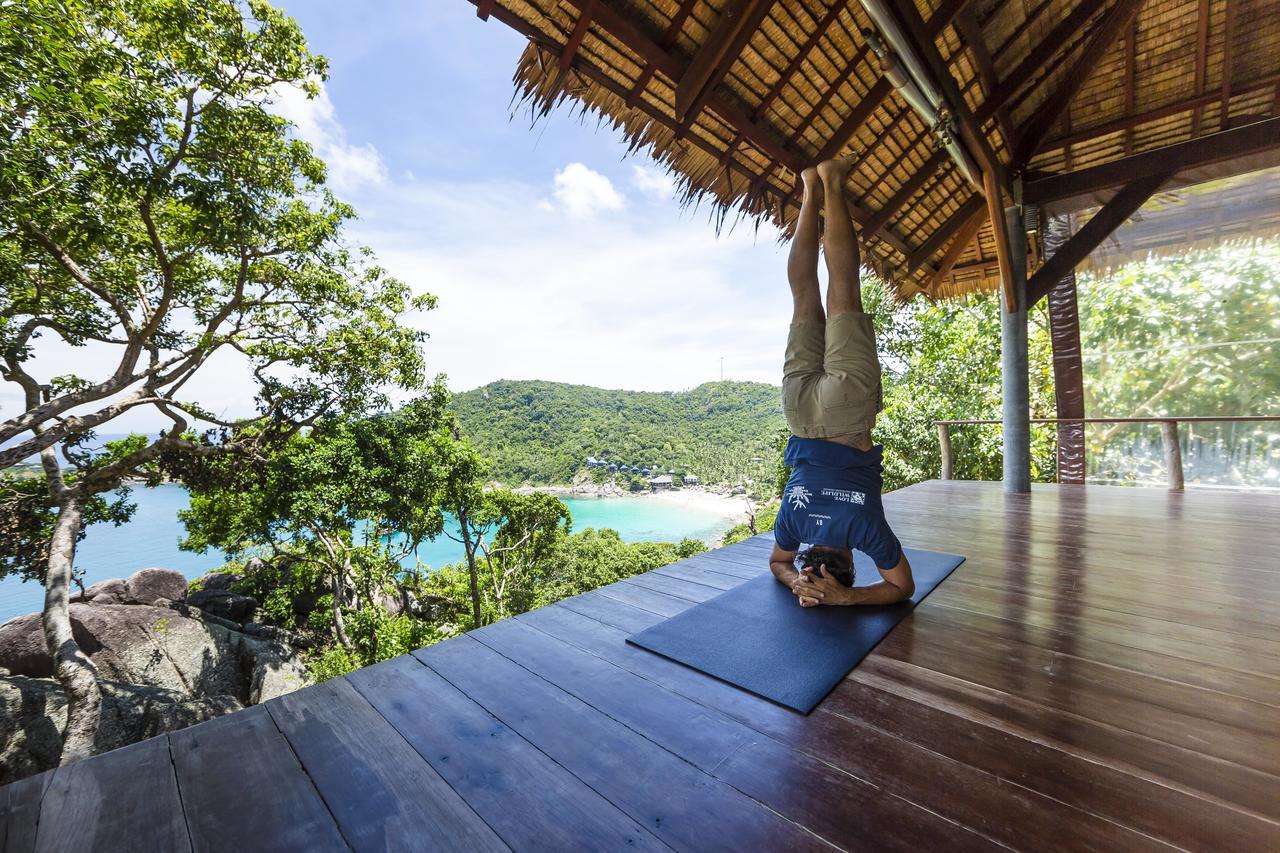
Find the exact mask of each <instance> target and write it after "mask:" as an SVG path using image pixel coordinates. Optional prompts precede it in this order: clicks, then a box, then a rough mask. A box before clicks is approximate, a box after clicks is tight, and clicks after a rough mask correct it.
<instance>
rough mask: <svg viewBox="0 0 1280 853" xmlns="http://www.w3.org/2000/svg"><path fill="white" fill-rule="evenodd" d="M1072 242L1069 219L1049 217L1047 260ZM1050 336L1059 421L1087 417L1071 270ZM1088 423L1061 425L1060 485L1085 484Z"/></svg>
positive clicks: (1059, 289)
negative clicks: (1085, 430) (1086, 431)
mask: <svg viewBox="0 0 1280 853" xmlns="http://www.w3.org/2000/svg"><path fill="white" fill-rule="evenodd" d="M1070 239H1071V220H1070V217H1069V216H1065V215H1064V216H1049V217H1045V222H1044V251H1045V255H1046V257H1053V255H1054V253H1056V252H1057V251H1058V249H1059V248H1060V247H1061V246H1062V245H1063V244H1065V243H1066V242H1067V241H1068V240H1070ZM1047 299H1048V303H1049V334H1050V338H1051V340H1052V343H1053V389H1054V397H1055V403H1056V409H1057V412H1058V417H1059V418H1083V417H1084V364H1083V360H1082V358H1081V353H1080V310H1079V306H1078V305H1077V302H1076V274H1075V270H1070V271H1068V272H1067V273H1066V275H1064V276H1063V277H1062V278H1061V279H1059V280H1058V282H1057V283H1056V284H1054V285H1053V288H1052V289H1051V290H1050V291H1049V294H1048V296H1047ZM1084 471H1085V450H1084V424H1083V423H1060V424H1058V482H1059V483H1071V484H1083V483H1084Z"/></svg>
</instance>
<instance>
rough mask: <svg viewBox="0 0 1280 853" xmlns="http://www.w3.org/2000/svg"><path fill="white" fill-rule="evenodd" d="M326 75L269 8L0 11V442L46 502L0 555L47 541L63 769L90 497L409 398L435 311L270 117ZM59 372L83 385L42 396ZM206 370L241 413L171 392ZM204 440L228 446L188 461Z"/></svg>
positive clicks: (92, 717) (84, 706)
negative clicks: (108, 430) (217, 369)
mask: <svg viewBox="0 0 1280 853" xmlns="http://www.w3.org/2000/svg"><path fill="white" fill-rule="evenodd" d="M324 73H325V63H324V60H322V59H321V58H319V57H317V56H315V55H313V54H312V53H310V51H308V49H307V47H306V44H305V41H304V39H303V37H302V34H301V31H300V30H299V28H298V26H297V24H296V23H295V22H294V21H292V20H291V19H289V18H288V17H286V16H285V15H284V14H282V13H281V12H279V11H277V10H276V9H274V8H272V7H271V6H270V5H269V4H268V3H266V2H263V0H246V2H238V0H92V2H90V0H27V2H21V3H13V2H7V3H3V4H0V280H3V281H4V282H5V286H4V288H3V289H0V379H3V380H4V381H5V382H7V383H11V384H12V385H13V386H14V387H15V388H16V390H17V391H18V392H19V393H20V395H21V398H22V400H23V405H22V406H21V407H20V408H19V409H18V411H17V412H16V413H14V414H10V413H6V416H5V417H4V419H3V420H0V446H3V448H4V449H2V450H0V471H2V470H5V469H9V468H12V467H13V466H15V465H16V464H18V463H20V462H22V461H23V460H25V459H27V458H29V457H31V456H33V455H36V454H38V455H39V456H40V461H41V475H42V478H43V484H44V486H45V487H46V489H47V493H48V501H47V503H46V504H45V506H44V508H43V509H41V508H40V507H39V506H38V505H37V504H34V503H31V502H30V501H28V502H27V503H25V504H21V506H19V508H18V509H17V511H15V512H6V513H4V514H2V515H0V518H2V519H3V520H4V521H6V522H10V523H14V524H17V525H20V527H19V528H18V529H17V530H3V531H0V537H3V536H17V537H18V538H19V539H22V538H23V537H25V538H26V541H31V537H33V536H40V535H44V531H45V530H46V529H47V533H48V542H49V547H48V554H47V560H46V569H45V572H44V577H45V581H46V587H47V596H46V609H45V614H44V630H45V635H46V642H47V644H48V646H49V649H50V650H51V653H52V654H53V655H54V657H55V663H56V666H57V670H58V677H59V680H60V681H61V682H62V685H63V687H64V688H65V689H66V692H67V695H68V700H69V705H68V723H67V734H66V736H65V739H64V753H63V761H72V760H75V759H77V758H79V757H82V756H83V755H84V754H87V752H88V750H89V749H91V748H92V744H93V738H94V732H95V730H96V726H97V719H98V708H99V705H100V693H99V691H98V688H97V682H96V677H95V672H94V669H93V665H92V663H91V662H90V661H89V660H88V658H87V657H85V656H84V655H83V654H82V653H81V651H80V649H79V647H78V646H77V644H76V642H75V639H74V637H73V636H72V634H71V625H70V619H69V616H68V611H67V598H68V590H69V586H70V583H71V580H72V577H73V572H74V554H75V547H74V545H75V542H76V541H77V540H78V538H79V537H80V536H81V535H82V530H83V526H84V524H85V523H86V522H92V521H94V520H97V517H98V516H101V515H102V513H103V507H102V505H101V503H100V502H99V501H98V499H97V496H98V495H100V494H102V493H104V492H108V491H111V490H113V489H116V488H118V487H119V486H120V484H121V483H122V482H123V481H124V480H125V479H126V478H131V477H139V476H142V477H147V478H152V479H154V477H155V476H156V465H157V463H158V461H159V460H160V458H161V457H162V456H168V457H172V456H173V455H175V454H179V453H185V454H190V455H205V456H212V455H217V454H225V453H228V452H241V451H245V450H248V449H251V448H252V447H253V446H254V445H256V444H260V443H263V442H266V441H275V440H280V439H281V438H284V437H287V436H288V435H289V434H290V432H292V431H294V430H296V429H298V428H299V427H301V426H303V425H305V424H308V423H313V422H315V421H316V420H317V419H319V418H322V417H325V416H327V415H331V414H332V413H334V412H346V413H356V412H362V411H365V410H366V409H368V408H369V407H371V406H373V407H376V406H378V405H381V404H383V403H385V400H386V397H385V390H386V388H387V386H389V385H398V386H401V387H403V388H413V387H417V386H419V385H420V384H421V382H422V379H423V371H424V367H423V360H422V355H421V352H420V349H419V343H420V340H421V333H419V332H418V331H415V330H413V329H410V328H408V327H406V326H404V325H401V323H400V322H399V318H400V317H401V316H402V315H403V314H404V313H405V312H407V311H409V310H412V309H426V308H429V307H430V306H431V304H432V300H431V298H430V297H427V296H420V297H416V298H415V297H414V296H413V295H412V294H411V293H410V291H409V289H408V288H407V287H406V286H405V285H404V284H403V283H401V282H398V281H396V280H395V279H392V278H390V277H389V276H387V275H386V273H385V272H384V271H383V270H382V269H381V268H380V267H378V266H377V265H376V264H375V263H374V262H373V260H372V258H371V257H370V255H369V254H368V253H367V252H365V251H364V250H360V249H353V248H352V247H350V246H349V245H348V244H347V243H346V242H345V241H344V239H343V228H344V224H345V222H346V221H347V220H349V219H350V218H351V217H352V215H353V213H352V210H351V209H350V208H349V207H348V206H346V205H344V204H342V203H341V202H339V201H338V200H337V199H336V198H334V197H333V195H332V194H331V193H329V192H328V190H327V189H326V188H325V185H324V181H325V167H324V164H323V163H322V162H321V161H320V160H319V159H317V158H316V157H315V156H314V154H313V153H312V151H311V149H310V148H309V147H308V146H307V145H306V144H304V143H302V142H300V141H298V140H297V139H295V138H294V137H293V136H292V134H291V133H290V132H289V126H288V123H287V122H286V121H285V120H284V119H282V118H280V117H279V116H277V115H275V114H274V113H273V112H272V111H271V109H270V104H271V100H272V97H273V96H274V95H275V94H276V93H277V92H278V91H279V88H280V87H284V86H295V87H301V88H302V89H304V90H305V91H307V92H308V93H309V94H310V95H313V96H314V95H316V94H318V91H319V90H318V86H319V82H320V80H321V79H322V78H323V76H324ZM50 352H61V353H62V354H63V355H64V356H69V357H70V358H71V359H72V360H73V361H74V362H75V364H76V369H75V370H74V371H73V372H71V373H68V374H63V375H49V373H48V372H47V371H46V370H43V369H42V367H43V365H44V364H46V363H48V362H49V359H48V358H47V357H46V358H45V359H44V360H37V355H38V354H47V353H50ZM215 358H217V359H219V360H222V361H223V362H224V364H231V363H236V362H238V363H239V366H240V368H241V369H242V370H243V371H244V373H245V374H246V375H249V376H252V378H253V381H254V385H255V393H256V397H255V399H254V400H253V401H252V405H246V406H245V410H244V411H243V412H236V413H233V414H232V415H225V414H222V413H215V412H214V411H212V407H210V406H208V405H205V404H203V403H202V401H201V400H200V399H198V397H194V396H192V395H191V394H190V393H187V392H184V389H186V388H188V387H190V386H189V383H190V381H191V379H192V378H193V377H194V376H196V375H197V374H198V373H199V372H201V370H202V369H203V368H204V367H205V366H206V365H207V364H209V362H210V361H211V359H215ZM248 402H249V401H246V403H248ZM138 409H149V410H150V411H151V413H152V414H153V415H157V416H159V417H161V418H163V419H164V420H165V422H166V423H168V424H169V427H168V428H167V429H166V430H165V432H164V433H163V434H162V435H161V436H160V438H158V439H154V440H148V439H145V438H143V437H141V436H137V437H134V438H131V439H129V440H128V441H127V442H125V443H124V444H122V445H116V446H107V447H105V448H100V449H97V450H94V449H89V448H88V445H87V440H88V439H89V437H90V433H91V431H92V430H94V429H95V428H99V427H103V426H105V425H107V424H109V423H111V422H112V421H114V420H115V419H116V418H118V417H120V416H121V415H124V414H126V413H128V412H131V411H134V410H138ZM200 422H204V423H205V424H213V425H216V426H220V427H222V428H223V432H222V433H221V434H220V436H219V438H220V439H221V440H220V441H219V442H217V443H214V442H209V441H203V442H202V441H197V440H195V438H194V436H193V435H191V434H190V429H191V428H192V427H193V426H195V425H198V424H200ZM81 448H84V449H82V450H81ZM8 482H9V481H8V480H6V483H8ZM15 506H17V505H15ZM54 507H56V512H55V510H54V509H53V508H54ZM117 509H118V511H119V512H124V511H125V510H124V507H123V506H119V505H118V507H117ZM86 512H87V513H88V514H87V515H86ZM116 517H117V518H118V517H120V516H119V513H118V512H117V515H116ZM50 518H52V519H53V521H52V525H51V527H50V526H49V519H50ZM32 558H33V552H32V551H31V550H30V549H29V548H28V549H27V550H26V551H25V552H23V553H22V554H21V555H19V557H18V559H19V560H27V561H30V560H31V559H32ZM8 564H9V563H8V562H6V565H8ZM28 573H30V572H28Z"/></svg>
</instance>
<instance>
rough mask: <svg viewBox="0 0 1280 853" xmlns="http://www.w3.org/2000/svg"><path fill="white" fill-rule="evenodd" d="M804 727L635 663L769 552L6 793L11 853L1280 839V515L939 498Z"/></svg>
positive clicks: (528, 623) (792, 717)
mask: <svg viewBox="0 0 1280 853" xmlns="http://www.w3.org/2000/svg"><path fill="white" fill-rule="evenodd" d="M886 504H887V505H888V508H889V514H890V519H891V521H892V522H893V524H894V527H895V529H896V530H897V531H898V532H899V534H900V536H901V537H902V539H903V540H904V541H905V542H906V543H907V544H909V545H913V546H915V547H923V548H933V549H938V550H947V551H953V552H958V553H963V554H965V555H967V556H968V561H967V562H966V563H965V564H964V565H963V566H961V567H960V569H959V570H957V572H956V573H955V574H954V575H952V576H951V578H949V579H948V580H947V581H945V582H944V583H943V584H942V585H941V586H940V587H939V588H938V589H937V590H936V591H935V592H934V593H933V594H932V595H931V596H929V598H928V599H926V601H925V602H924V603H923V605H921V606H920V607H919V608H918V609H917V610H915V612H914V613H913V614H912V615H910V616H908V617H907V619H905V620H904V621H903V622H902V623H901V624H899V625H898V626H897V628H895V629H894V631H893V632H892V633H891V634H890V635H889V637H888V638H887V639H886V640H885V641H884V642H882V643H881V644H880V646H879V647H878V648H877V649H876V650H875V651H874V652H873V653H872V654H871V655H870V656H869V657H868V658H867V659H866V660H864V661H863V662H862V663H861V664H860V665H859V666H858V667H857V668H856V669H855V670H854V671H853V673H851V674H850V676H849V677H848V678H847V679H846V680H845V681H844V682H843V683H842V684H841V685H840V686H839V687H838V688H837V689H836V690H835V691H834V692H833V693H832V695H831V696H829V697H828V698H827V699H826V700H825V701H824V702H823V704H822V705H821V706H819V708H818V709H817V710H816V711H815V712H814V713H813V714H812V715H810V716H808V717H802V716H799V715H797V714H794V713H792V712H790V711H787V710H784V709H782V708H779V707H777V706H775V705H772V704H770V703H768V702H766V701H764V700H762V699H758V698H755V697H753V696H751V695H748V694H746V693H743V692H741V691H739V690H736V689H735V688H733V687H730V686H728V685H725V684H723V683H720V682H717V681H715V680H712V679H710V678H708V677H706V676H703V675H701V674H699V673H696V672H694V671H692V670H688V669H686V668H684V667H681V666H679V665H677V664H673V663H671V662H669V661H666V660H664V659H662V658H659V657H657V656H656V655H652V654H649V653H647V652H644V651H642V650H639V649H636V648H633V647H631V646H628V645H626V644H625V643H624V642H623V639H624V638H625V637H626V636H627V635H628V634H629V633H631V632H633V631H635V630H636V629H639V628H643V627H645V626H647V625H650V624H653V623H654V622H656V621H658V620H661V619H663V618H664V617H666V616H670V615H672V614H674V613H678V612H680V611H681V610H683V609H684V608H686V607H689V606H690V605H691V604H693V603H694V602H697V601H702V600H704V599H706V598H709V597H711V596H714V595H716V594H717V593H719V592H720V591H721V590H724V589H727V588H729V587H732V586H734V585H735V584H738V583H741V582H742V581H743V580H744V579H745V578H748V577H751V576H752V575H755V574H758V573H759V572H761V571H764V570H765V564H764V561H765V554H766V553H767V550H768V547H769V541H768V538H767V537H760V538H757V539H754V540H750V541H748V542H744V543H741V544H739V545H736V546H733V547H729V548H724V549H721V550H719V551H715V552H713V553H710V554H706V555H703V556H699V557H695V558H693V559H691V560H687V561H684V562H682V563H679V564H676V565H674V566H669V567H666V568H663V569H659V570H657V571H653V572H650V573H648V574H645V575H642V576H639V577H636V578H632V579H630V580H628V581H624V582H622V583H618V584H614V585H613V586H610V587H608V588H605V589H601V590H597V591H595V592H592V593H588V594H586V595H583V596H579V597H577V598H575V599H571V600H568V601H564V602H561V603H559V604H557V605H554V606H552V607H547V608H544V609H542V610H538V611H535V612H533V613H529V614H526V615H525V616H523V617H520V618H518V619H515V620H511V621H508V622H504V623H500V624H497V625H493V626H490V627H488V628H485V629H483V630H480V631H475V632H472V633H471V634H469V635H467V636H464V637H460V638H458V639H455V640H452V641H449V642H446V643H442V644H440V645H437V646H432V647H430V648H428V649H424V650H422V651H420V652H417V653H415V654H414V655H412V656H406V657H403V658H399V659H397V660H394V661H390V662H387V663H384V664H380V665H378V666H374V667H371V668H369V669H366V670H362V671H360V672H357V673H355V674H353V675H351V676H349V677H347V678H342V679H338V680H335V681H331V682H327V683H325V684H322V685H319V686H316V687H313V688H310V689H307V690H303V691H301V692H298V693H295V694H292V695H290V696H286V697H283V698H281V699H278V700H275V701H272V702H269V703H267V704H266V705H265V706H259V707H255V708H251V709H248V710H246V711H242V712H239V713H236V714H232V715H230V716H227V717H223V718H220V719H217V720H214V721H212V722H209V723H204V724H202V725H198V726H195V727H193V728H190V729H186V730H184V731H180V732H177V733H174V734H173V735H171V736H169V737H167V738H166V737H161V738H154V739H152V740H149V741H145V742H143V743H140V744H136V745H133V746H130V747H126V748H124V749H120V750H117V751H115V752H111V753H107V754H105V755H102V756H98V757H95V758H92V759H90V760H88V761H84V762H81V763H80V764H76V765H74V766H71V767H68V768H66V769H60V770H57V771H55V772H52V773H48V774H44V775H42V776H38V777H34V778H32V779H28V780H24V781H22V782H18V783H16V784H14V785H11V786H9V787H8V788H5V789H0V804H3V806H4V808H5V815H6V820H5V825H4V830H5V832H6V833H7V835H6V836H4V837H3V843H0V847H3V849H4V850H16V851H20V850H30V849H37V850H49V851H76V850H94V851H110V850H129V851H150V850H157V851H170V850H187V849H194V850H231V851H236V853H244V852H245V851H250V850H309V851H311V850H329V849H334V850H345V849H348V848H352V849H356V850H426V849H458V850H468V851H473V850H489V849H506V848H514V849H519V850H615V849H621V848H629V849H665V848H675V849H680V850H699V851H703V850H734V851H746V850H750V851H757V850H783V849H786V850H800V849H814V850H827V849H831V848H840V849H850V850H852V849H858V850H863V849H866V850H876V851H880V850H891V849H917V850H918V849H921V848H922V847H928V848H944V849H953V850H954V849H971V848H981V849H992V848H999V847H1011V848H1016V849H1025V850H1042V849H1046V848H1053V849H1085V848H1088V849H1098V850H1121V849H1124V850H1129V849H1172V848H1181V849H1198V850H1251V851H1252V850H1276V849H1280V631H1278V630H1277V627H1278V626H1280V498H1276V497H1273V496H1264V495H1257V494H1234V493H1224V492H1190V493H1186V494H1176V493H1167V492H1164V491H1158V490H1141V489H1123V488H1101V487H1087V488H1086V487H1037V489H1036V491H1035V492H1034V494H1033V496H1031V497H1030V498H1027V497H1025V496H1021V497H1006V496H1005V495H1003V494H1002V492H1001V490H1000V486H999V484H994V483H970V482H957V481H952V482H946V483H943V482H931V483H925V484H921V485H919V486H915V487H912V488H909V489H905V490H903V491H900V492H896V493H894V494H892V495H889V496H887V498H886Z"/></svg>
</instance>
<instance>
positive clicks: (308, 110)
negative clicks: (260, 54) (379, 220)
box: [272, 84, 387, 193]
mask: <svg viewBox="0 0 1280 853" xmlns="http://www.w3.org/2000/svg"><path fill="white" fill-rule="evenodd" d="M272 110H273V111H274V112H276V113H277V114H279V115H281V116H283V117H285V118H287V119H288V120H289V121H291V122H293V123H294V125H295V126H296V129H295V132H296V133H297V134H298V138H300V139H302V140H303V141H304V142H307V143H310V145H311V147H312V148H314V149H315V152H316V156H317V157H319V158H320V159H321V160H324V162H325V163H326V164H327V165H328V167H329V186H331V187H333V189H334V190H335V191H337V192H339V193H349V192H354V191H356V190H364V189H368V188H369V187H377V186H382V185H383V184H385V183H386V182H387V167H386V165H385V164H384V163H383V162H382V156H381V155H380V154H379V153H378V149H377V148H375V147H374V146H373V145H372V144H368V145H354V144H352V143H351V142H350V141H348V140H347V130H346V128H345V127H343V126H342V123H341V122H340V121H338V115H337V110H335V109H334V106H333V101H331V100H330V99H329V93H328V91H326V90H325V88H324V87H323V85H322V86H321V87H320V94H319V95H317V96H316V97H314V98H308V97H307V95H306V93H305V92H303V91H302V90H301V89H299V88H297V87H296V86H290V85H284V84H281V85H278V86H276V88H275V91H274V103H273V104H272Z"/></svg>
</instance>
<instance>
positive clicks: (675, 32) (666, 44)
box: [626, 0, 698, 107]
mask: <svg viewBox="0 0 1280 853" xmlns="http://www.w3.org/2000/svg"><path fill="white" fill-rule="evenodd" d="M696 5H698V0H683V2H682V3H681V4H680V8H679V10H678V11H677V12H676V14H675V15H674V16H673V17H672V18H671V23H669V24H668V25H667V28H666V29H665V30H663V31H662V35H661V36H660V37H659V38H658V44H659V45H660V46H661V47H663V48H664V49H669V48H670V47H671V46H672V45H673V44H675V43H676V39H677V38H678V37H679V35H680V30H681V29H683V28H684V22H685V21H687V20H688V19H689V15H690V14H692V13H693V7H694V6H696ZM655 70H656V69H654V67H653V64H652V63H645V66H644V70H643V71H641V72H640V76H639V77H638V78H636V82H635V85H634V86H632V87H631V91H629V92H627V98H626V102H627V106H628V107H634V106H635V105H636V101H637V100H638V99H639V98H640V95H641V94H643V93H644V90H645V87H647V86H648V85H649V81H650V80H652V79H653V75H654V71H655Z"/></svg>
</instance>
